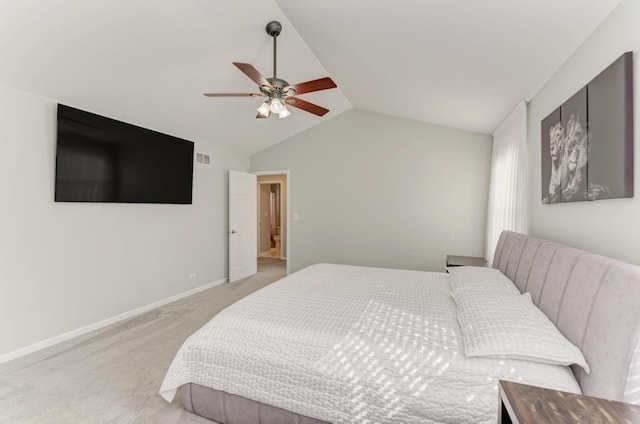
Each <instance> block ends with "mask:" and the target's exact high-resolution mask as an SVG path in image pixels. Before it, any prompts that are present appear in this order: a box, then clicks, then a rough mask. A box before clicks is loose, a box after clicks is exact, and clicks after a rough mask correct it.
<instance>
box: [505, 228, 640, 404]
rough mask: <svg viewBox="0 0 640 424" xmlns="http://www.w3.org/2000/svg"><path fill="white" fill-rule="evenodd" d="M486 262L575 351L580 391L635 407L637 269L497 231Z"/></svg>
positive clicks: (639, 380)
mask: <svg viewBox="0 0 640 424" xmlns="http://www.w3.org/2000/svg"><path fill="white" fill-rule="evenodd" d="M493 267H494V268H497V269H499V270H500V271H502V272H503V273H504V274H505V275H506V276H507V277H509V279H511V280H512V281H513V282H514V283H515V284H516V286H518V288H519V289H520V291H521V292H529V293H531V298H532V299H533V302H534V303H535V304H536V305H538V307H539V308H540V309H541V310H542V311H543V312H544V313H545V314H546V315H547V317H549V319H551V321H553V323H554V324H555V325H556V327H558V329H559V330H560V331H561V332H562V334H564V336H565V337H566V338H567V339H569V340H570V341H571V342H572V343H573V344H575V345H576V346H578V347H579V348H580V349H581V350H582V353H583V354H584V356H585V358H586V360H587V362H588V363H589V366H590V367H591V373H590V374H586V373H585V372H584V370H583V369H582V368H579V367H574V368H573V372H574V374H575V375H576V379H577V380H578V383H579V384H580V387H581V388H582V392H583V393H584V394H587V395H591V396H596V397H601V398H605V399H612V400H617V401H622V402H628V403H634V404H640V266H636V265H630V264H627V263H624V262H620V261H617V260H615V259H611V258H607V257H604V256H600V255H596V254H593V253H589V252H585V251H583V250H579V249H574V248H572V247H568V246H563V245H561V244H557V243H553V242H550V241H546V240H541V239H538V238H534V237H529V236H526V235H524V234H518V233H514V232H509V231H505V232H503V233H502V234H501V235H500V239H499V240H498V245H497V247H496V254H495V257H494V260H493Z"/></svg>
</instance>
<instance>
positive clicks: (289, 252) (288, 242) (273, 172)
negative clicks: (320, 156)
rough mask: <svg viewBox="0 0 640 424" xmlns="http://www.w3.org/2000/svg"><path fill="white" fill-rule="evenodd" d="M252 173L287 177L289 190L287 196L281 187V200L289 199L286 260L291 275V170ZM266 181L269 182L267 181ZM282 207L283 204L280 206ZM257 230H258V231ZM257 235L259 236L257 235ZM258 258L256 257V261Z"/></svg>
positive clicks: (288, 272) (253, 172)
mask: <svg viewBox="0 0 640 424" xmlns="http://www.w3.org/2000/svg"><path fill="white" fill-rule="evenodd" d="M251 173H252V174H254V175H256V177H259V176H264V175H286V177H287V190H286V193H285V196H282V187H280V192H281V196H280V202H282V199H283V198H286V201H287V208H286V209H287V219H286V220H284V221H285V224H286V226H285V228H286V232H287V237H286V241H287V255H286V257H285V260H286V261H287V275H289V274H290V273H291V251H292V249H291V172H289V170H288V169H287V170H282V171H252V172H251ZM265 183H267V182H266V181H265ZM274 183H279V181H274V182H273V183H272V184H274ZM280 207H282V205H281V206H280ZM282 220H283V219H282V214H280V221H282ZM256 232H257V231H256ZM256 237H257V236H256ZM280 256H281V257H282V256H283V255H282V251H280ZM257 260H258V258H257V257H256V261H257Z"/></svg>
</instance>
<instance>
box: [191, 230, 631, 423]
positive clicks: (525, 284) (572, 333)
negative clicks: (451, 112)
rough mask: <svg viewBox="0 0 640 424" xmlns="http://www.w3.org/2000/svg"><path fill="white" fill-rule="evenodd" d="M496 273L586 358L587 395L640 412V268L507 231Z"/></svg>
mask: <svg viewBox="0 0 640 424" xmlns="http://www.w3.org/2000/svg"><path fill="white" fill-rule="evenodd" d="M493 267H494V268H497V269H499V270H500V271H502V272H503V273H504V274H505V275H506V276H507V277H509V278H510V279H511V280H512V281H513V282H514V283H515V284H516V285H517V286H518V288H519V289H520V291H521V292H529V293H531V298H532V299H533V301H534V303H535V304H536V305H538V307H539V308H540V309H541V310H542V311H543V312H544V313H545V314H546V315H547V316H548V317H549V318H550V319H551V321H553V322H554V324H556V326H557V327H558V328H559V329H560V331H561V332H562V333H563V334H564V335H565V337H567V339H569V340H570V341H571V342H572V343H574V344H575V345H576V346H578V347H579V348H580V349H581V350H582V352H583V354H584V356H585V358H586V359H587V362H588V363H589V366H590V367H591V373H590V374H586V373H585V372H584V370H583V369H582V368H580V367H574V368H573V372H574V374H575V375H576V379H577V380H578V383H579V384H580V387H581V388H582V391H583V393H585V394H588V395H591V396H596V397H601V398H605V399H612V400H618V401H623V402H629V403H635V404H640V266H636V265H629V264H626V263H624V262H620V261H617V260H614V259H610V258H606V257H604V256H599V255H595V254H593V253H589V252H585V251H582V250H578V249H574V248H572V247H568V246H563V245H560V244H557V243H553V242H550V241H546V240H541V239H537V238H534V237H529V236H526V235H524V234H518V233H514V232H510V231H505V232H503V233H502V234H501V235H500V239H499V240H498V245H497V247H496V252H495V256H494V260H493ZM179 393H180V396H181V398H182V403H183V404H184V406H185V408H186V409H187V410H189V411H191V412H194V413H196V414H198V415H201V416H203V417H206V418H209V419H212V420H214V421H218V422H221V423H234V424H236V423H237V424H255V423H259V424H276V423H278V424H321V423H324V421H319V420H316V419H313V418H309V417H305V416H302V415H299V414H296V413H293V412H289V411H286V410H284V409H280V408H276V407H273V406H269V405H265V404H262V403H259V402H256V401H253V400H250V399H247V398H243V397H240V396H235V395H231V394H228V393H225V392H222V391H218V390H214V389H211V388H208V387H203V386H200V385H197V384H194V383H189V384H185V385H183V386H181V387H180V390H179ZM496 401H497V400H496Z"/></svg>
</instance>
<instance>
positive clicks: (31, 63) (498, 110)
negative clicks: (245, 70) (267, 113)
mask: <svg viewBox="0 0 640 424" xmlns="http://www.w3.org/2000/svg"><path fill="white" fill-rule="evenodd" d="M618 3H619V0H562V1H558V0H482V1H477V0H398V1H385V2H382V1H371V0H368V1H365V0H350V1H339V0H323V1H300V0H276V1H273V0H237V1H221V0H181V1H179V2H178V1H170V0H91V1H87V0H56V1H51V0H30V1H25V0H0V84H4V85H8V86H12V87H16V88H20V89H23V90H25V91H28V92H31V93H35V94H39V95H42V96H45V97H48V98H51V99H54V100H55V101H58V102H60V103H65V104H68V105H71V106H75V107H78V108H82V109H85V110H89V111H93V112H96V113H99V114H102V115H106V116H110V117H113V118H116V119H120V120H124V121H127V122H131V123H134V124H137V125H141V126H145V127H148V128H152V129H155V130H158V131H162V132H166V133H169V134H172V135H176V136H179V137H183V138H187V139H191V140H195V141H200V142H212V143H215V144H217V145H219V146H223V147H225V148H229V149H232V150H235V151H238V152H241V153H244V154H252V153H255V152H257V151H260V150H262V149H264V148H266V147H268V146H270V145H273V144H275V143H278V142H280V141H282V140H284V139H286V138H289V137H291V136H292V135H294V134H297V133H299V132H301V131H304V130H305V129H307V128H310V127H312V126H314V125H317V124H319V123H322V122H323V121H324V120H327V119H331V118H332V117H333V116H336V115H338V114H340V113H342V112H344V111H346V110H348V109H350V108H352V107H357V108H362V109H367V110H372V111H376V112H381V113H385V114H389V115H394V116H400V117H405V118H409V119H415V120H419V121H425V122H431V123H435V124H440V125H446V126H451V127H455V128H462V129H467V130H472V131H478V132H484V133H490V132H492V131H493V129H494V128H495V127H496V126H497V125H498V124H499V123H500V121H501V120H502V118H503V117H504V116H505V115H506V114H507V113H508V112H509V110H510V109H511V108H512V107H513V106H514V105H515V104H516V103H517V102H518V101H519V100H521V99H523V98H527V97H529V96H531V95H532V94H533V93H535V91H536V90H537V89H539V88H540V87H541V86H542V84H544V82H545V81H546V80H547V79H548V78H549V77H550V76H551V75H552V74H553V72H554V71H555V70H556V69H558V67H559V66H560V65H562V63H563V62H564V61H565V60H566V59H567V58H568V57H569V56H570V55H571V53H572V52H573V51H574V50H575V49H576V48H577V47H578V46H579V45H580V44H581V43H582V41H584V39H585V38H586V37H588V35H589V34H590V33H591V32H592V31H593V30H594V29H595V28H596V27H597V26H598V25H599V23H600V22H602V20H604V18H605V17H606V16H607V15H608V14H609V13H610V12H611V10H613V8H615V6H616V5H617V4H618ZM274 19H275V20H279V21H281V22H282V24H283V27H284V28H283V31H282V34H281V35H280V37H279V38H278V76H279V77H282V78H284V79H286V80H288V81H289V82H290V83H296V82H302V81H306V80H310V79H315V78H319V77H323V76H327V75H329V76H331V77H332V78H333V79H334V81H335V82H336V83H337V84H338V86H339V89H335V90H328V91H322V92H318V93H310V94H306V95H304V98H305V99H306V100H309V101H312V102H314V103H317V104H319V105H322V106H325V107H327V108H328V109H330V110H331V112H329V114H327V115H326V116H325V117H323V118H319V117H316V116H314V115H311V114H308V113H305V112H303V111H300V110H298V109H292V115H291V116H290V117H288V118H287V119H277V118H275V117H272V118H270V119H261V120H257V119H255V114H256V113H255V109H256V108H257V106H258V105H259V104H260V100H259V99H257V98H222V99H221V98H206V97H204V96H202V93H203V92H211V91H214V92H227V91H228V92H252V91H255V85H254V83H253V82H252V81H251V80H250V79H248V78H247V77H246V76H245V75H244V74H242V73H241V72H240V71H238V69H236V68H235V67H234V66H233V65H232V62H233V61H240V62H249V63H252V64H253V65H255V66H256V68H258V70H260V71H261V72H262V73H263V74H264V75H265V76H267V77H269V76H271V70H272V66H273V64H272V41H271V38H270V37H269V36H268V35H267V34H266V33H265V31H264V27H265V25H266V23H267V22H269V21H270V20H274Z"/></svg>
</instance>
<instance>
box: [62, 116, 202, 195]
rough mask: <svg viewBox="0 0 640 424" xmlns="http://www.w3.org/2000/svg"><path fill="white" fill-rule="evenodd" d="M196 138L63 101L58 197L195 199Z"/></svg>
mask: <svg viewBox="0 0 640 424" xmlns="http://www.w3.org/2000/svg"><path fill="white" fill-rule="evenodd" d="M192 186H193V143H192V142H190V141H187V140H183V139H180V138H177V137H172V136H170V135H166V134H162V133H159V132H156V131H152V130H148V129H146V128H141V127H138V126H135V125H131V124H127V123H124V122H120V121H116V120H114V119H110V118H105V117H104V116H100V115H95V114H93V113H89V112H85V111H82V110H78V109H74V108H72V107H69V106H64V105H58V138H57V149H56V193H55V201H56V202H115V203H178V204H190V203H192Z"/></svg>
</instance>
